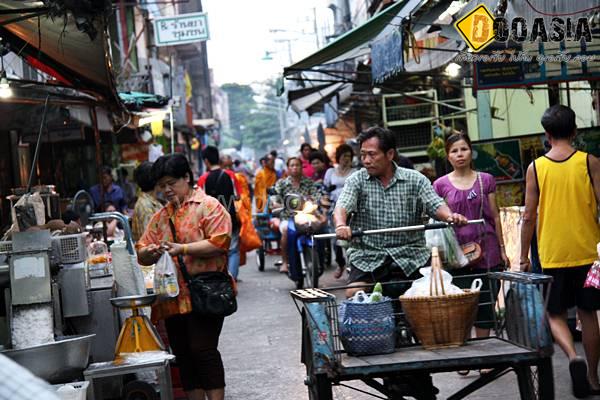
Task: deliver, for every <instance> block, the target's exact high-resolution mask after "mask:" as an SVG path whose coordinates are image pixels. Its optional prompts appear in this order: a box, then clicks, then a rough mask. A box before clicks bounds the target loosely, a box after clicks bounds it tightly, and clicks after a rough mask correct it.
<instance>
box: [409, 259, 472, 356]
mask: <svg viewBox="0 0 600 400" xmlns="http://www.w3.org/2000/svg"><path fill="white" fill-rule="evenodd" d="M438 277H439V278H438ZM438 279H439V281H438ZM431 281H432V282H433V281H436V282H435V285H436V289H437V285H438V282H439V283H440V284H441V293H445V289H444V284H443V280H442V273H441V269H440V268H439V266H438V267H434V266H432V269H431ZM430 293H434V292H433V284H431V282H430ZM436 293H437V290H436ZM400 302H401V303H402V308H403V310H404V313H405V314H406V319H407V320H408V323H409V324H410V326H411V328H412V330H413V332H414V333H415V335H416V336H417V338H418V339H419V341H420V342H421V344H422V345H423V347H425V348H426V349H437V348H442V347H457V346H462V345H463V344H464V343H465V341H466V340H467V339H468V338H469V334H470V333H471V328H472V327H473V323H474V322H475V317H476V315H477V306H478V304H479V291H470V290H464V293H462V294H451V295H445V294H444V295H442V296H430V297H404V296H400Z"/></svg>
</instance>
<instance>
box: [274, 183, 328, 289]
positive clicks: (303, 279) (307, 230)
mask: <svg viewBox="0 0 600 400" xmlns="http://www.w3.org/2000/svg"><path fill="white" fill-rule="evenodd" d="M283 201H284V207H282V208H280V209H277V210H274V213H275V212H277V213H281V211H283V210H284V209H285V210H286V211H287V212H288V213H289V217H288V220H287V223H288V225H287V235H288V240H287V242H288V245H287V249H282V251H287V255H288V276H289V278H290V279H291V280H293V281H294V282H295V283H296V288H297V289H302V288H316V287H318V286H319V277H320V276H321V274H322V273H323V263H322V260H321V257H319V249H318V248H317V247H320V248H322V247H323V246H322V244H317V243H316V242H315V241H314V240H313V239H312V235H313V234H315V233H319V232H320V231H321V230H322V229H323V227H324V226H325V224H326V219H325V217H324V216H322V215H321V214H320V213H319V212H318V205H317V204H316V203H315V202H313V201H312V200H310V199H308V198H306V197H303V196H300V195H297V194H288V195H286V196H285V198H284V199H283Z"/></svg>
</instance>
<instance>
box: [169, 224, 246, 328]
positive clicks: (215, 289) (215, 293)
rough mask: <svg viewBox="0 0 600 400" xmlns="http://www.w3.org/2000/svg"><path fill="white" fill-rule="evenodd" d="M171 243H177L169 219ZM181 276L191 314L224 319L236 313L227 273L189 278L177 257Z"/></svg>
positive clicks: (233, 293)
mask: <svg viewBox="0 0 600 400" xmlns="http://www.w3.org/2000/svg"><path fill="white" fill-rule="evenodd" d="M169 225H170V226H171V232H172V234H173V242H177V234H176V233H175V225H174V224H173V221H172V220H171V219H170V218H169ZM177 261H178V263H179V266H180V267H181V274H182V275H183V278H184V279H185V281H186V282H187V285H188V288H189V290H190V296H191V298H192V312H193V313H195V314H199V315H205V316H213V317H226V316H228V315H231V314H233V313H234V312H236V311H237V301H236V299H235V291H234V290H233V283H232V281H231V279H232V278H231V277H230V276H229V274H228V273H225V272H218V271H211V272H201V273H199V274H198V275H195V276H191V275H190V274H189V272H188V270H187V267H186V265H185V263H184V262H183V256H182V255H181V254H180V255H178V256H177Z"/></svg>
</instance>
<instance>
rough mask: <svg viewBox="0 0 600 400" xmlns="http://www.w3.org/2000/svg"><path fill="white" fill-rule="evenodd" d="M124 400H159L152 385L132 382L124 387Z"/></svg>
mask: <svg viewBox="0 0 600 400" xmlns="http://www.w3.org/2000/svg"><path fill="white" fill-rule="evenodd" d="M123 399H124V400H158V395H157V393H156V390H154V387H152V385H151V384H149V383H147V382H144V381H131V382H128V383H127V384H126V385H125V386H124V387H123Z"/></svg>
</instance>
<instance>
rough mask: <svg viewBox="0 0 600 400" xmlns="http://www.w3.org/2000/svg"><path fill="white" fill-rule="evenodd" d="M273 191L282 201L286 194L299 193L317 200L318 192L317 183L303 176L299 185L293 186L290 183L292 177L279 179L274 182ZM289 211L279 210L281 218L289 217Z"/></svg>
mask: <svg viewBox="0 0 600 400" xmlns="http://www.w3.org/2000/svg"><path fill="white" fill-rule="evenodd" d="M275 192H276V193H277V196H278V197H279V200H280V201H281V202H282V204H283V201H284V198H285V196H286V195H287V194H299V195H301V196H308V197H310V198H311V199H312V200H314V201H317V200H319V192H318V190H317V185H315V183H314V182H313V181H311V180H310V179H308V178H307V177H305V176H302V177H301V178H300V186H299V187H294V185H293V184H292V177H290V176H288V177H287V178H284V179H280V180H278V181H277V183H275ZM289 216H290V215H289V213H288V212H287V210H283V211H282V212H281V219H286V218H289Z"/></svg>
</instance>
